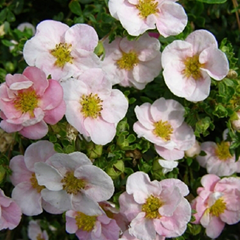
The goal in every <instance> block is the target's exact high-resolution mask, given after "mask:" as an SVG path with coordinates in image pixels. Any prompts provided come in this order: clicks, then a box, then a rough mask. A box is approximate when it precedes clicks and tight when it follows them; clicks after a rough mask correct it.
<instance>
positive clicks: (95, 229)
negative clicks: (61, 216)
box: [66, 210, 120, 240]
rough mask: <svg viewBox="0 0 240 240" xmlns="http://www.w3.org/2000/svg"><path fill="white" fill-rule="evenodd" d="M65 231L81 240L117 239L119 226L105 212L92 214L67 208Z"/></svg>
mask: <svg viewBox="0 0 240 240" xmlns="http://www.w3.org/2000/svg"><path fill="white" fill-rule="evenodd" d="M66 231H67V232H68V233H75V234H76V236H77V237H78V239H80V240H82V239H84V240H110V239H111V240H118V237H119V232H120V228H119V226H118V225H117V223H116V221H115V220H114V219H111V218H109V217H108V216H107V215H106V214H105V213H102V214H97V215H94V216H89V215H86V214H84V213H82V212H78V211H73V210H69V211H67V212H66Z"/></svg>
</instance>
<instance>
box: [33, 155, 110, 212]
mask: <svg viewBox="0 0 240 240" xmlns="http://www.w3.org/2000/svg"><path fill="white" fill-rule="evenodd" d="M34 169H35V173H36V178H37V180H38V183H39V185H43V186H45V187H46V188H44V189H43V190H42V192H41V194H42V197H43V199H44V200H45V201H46V202H48V203H49V204H51V205H53V206H54V207H56V208H57V209H59V210H60V211H62V212H64V211H67V210H77V211H81V212H83V213H85V214H89V215H95V214H101V213H102V210H101V209H100V207H99V206H98V202H101V201H106V200H108V199H109V198H110V197H111V196H112V195H113V192H114V185H113V181H112V179H111V178H110V177H109V176H108V175H107V174H106V173H105V172H104V171H103V170H102V169H101V168H98V167H96V166H94V165H92V162H91V161H90V159H89V158H87V156H86V155H85V154H83V153H81V152H73V153H70V154H63V153H62V154H61V153H56V154H54V155H53V156H52V157H50V158H49V159H48V160H47V162H46V163H44V162H39V163H36V164H35V166H34Z"/></svg>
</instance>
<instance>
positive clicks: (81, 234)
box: [0, 0, 240, 240]
mask: <svg viewBox="0 0 240 240" xmlns="http://www.w3.org/2000/svg"><path fill="white" fill-rule="evenodd" d="M108 8H109V12H110V14H111V15H112V17H113V18H115V19H116V20H119V22H120V24H121V25H122V27H123V28H124V29H125V30H126V31H127V33H126V32H125V33H124V34H122V35H117V36H115V38H114V39H112V37H111V36H110V34H108V35H107V36H105V37H104V38H103V39H100V40H99V37H98V33H97V32H96V30H95V29H94V28H93V27H92V26H90V25H88V24H85V23H76V24H74V25H73V26H68V25H67V24H65V23H62V22H60V21H56V20H43V21H42V22H40V23H39V24H38V25H37V26H36V31H35V30H34V36H32V38H30V39H28V40H27V41H26V43H25V45H24V47H23V51H22V52H21V53H20V54H22V55H23V59H24V60H25V62H26V64H27V67H26V68H25V69H24V70H23V72H22V73H15V74H10V73H9V74H7V75H6V77H5V82H3V83H2V84H1V85H0V118H1V122H0V128H1V130H3V131H4V132H5V133H6V134H9V133H10V134H11V133H18V134H15V138H16V139H17V138H18V139H21V140H18V141H22V139H29V142H28V144H27V146H26V149H25V151H21V154H16V152H13V154H10V155H9V156H11V155H13V156H12V157H11V158H10V159H9V163H8V170H9V179H8V180H9V181H10V183H11V184H12V186H13V187H12V192H11V197H8V196H6V195H5V193H4V190H2V189H0V212H1V214H0V230H2V229H6V228H8V229H10V230H12V229H14V228H15V227H17V226H18V225H19V223H20V221H21V218H22V217H23V216H24V215H25V216H28V217H30V218H29V219H31V221H29V226H28V232H27V234H28V237H29V239H31V240H38V239H44V240H48V239H50V237H49V232H47V231H46V229H45V228H43V227H42V226H41V220H40V219H37V218H35V217H38V216H39V215H40V214H42V213H43V212H47V213H48V214H52V215H56V216H57V215H61V216H62V218H64V224H65V230H66V232H67V233H68V234H75V235H76V237H77V238H78V239H79V240H117V239H119V240H153V239H154V240H165V239H166V238H177V237H180V236H183V235H184V234H185V233H186V231H187V229H188V226H189V225H191V224H198V225H201V226H202V227H203V228H205V233H206V235H207V236H208V237H210V238H217V237H218V236H219V235H220V234H221V232H222V231H223V228H224V226H225V224H228V225H232V224H236V223H238V222H239V221H240V206H239V201H240V178H238V177H236V176H237V173H240V160H239V159H238V158H239V154H237V153H236V154H233V152H232V149H231V144H232V142H231V140H229V136H230V134H231V132H230V133H229V135H228V132H227V131H225V132H224V134H223V140H222V141H220V140H219V139H217V141H216V142H214V141H210V140H209V141H205V142H203V141H202V139H201V138H199V139H197V138H198V137H199V135H197V134H195V130H196V126H194V124H191V121H187V118H186V116H187V115H189V114H191V113H189V112H187V110H188V108H187V107H186V106H189V105H190V104H196V105H194V106H197V104H198V103H199V104H200V103H201V102H203V101H204V100H206V99H207V98H208V97H209V95H210V93H211V88H212V86H211V83H212V82H213V83H214V84H218V83H219V82H220V81H221V80H223V79H224V78H225V77H226V76H227V74H228V73H229V62H228V58H227V56H226V54H225V53H224V52H223V51H222V50H220V49H219V48H218V42H217V40H216V38H215V36H214V35H213V34H212V33H211V32H209V31H207V30H204V29H198V30H195V31H192V32H191V33H190V34H189V35H188V36H187V37H185V38H184V39H181V40H180V39H175V40H173V41H171V43H170V44H167V45H166V46H164V48H162V47H163V46H162V44H161V43H160V40H159V36H161V37H164V38H167V37H169V36H175V35H178V34H180V33H182V32H183V30H184V28H185V27H186V25H187V23H188V19H187V14H186V12H185V10H184V8H183V6H181V5H180V4H179V3H177V0H109V1H108ZM148 30H153V31H154V32H149V31H148ZM99 46H101V47H103V51H101V52H100V53H98V54H97V50H96V49H97V48H98V47H99ZM161 49H163V50H162V51H161ZM159 76H161V77H162V78H161V77H159ZM156 79H158V80H159V79H160V80H162V82H161V84H162V86H166V88H168V90H169V92H170V93H171V94H172V96H174V97H172V98H170V97H169V95H166V96H165V95H164V96H162V95H161V94H159V95H158V96H157V97H156V98H155V99H154V100H152V99H149V98H147V97H145V98H144V96H141V91H142V90H144V89H146V88H147V87H148V86H149V85H150V84H152V83H155V81H156ZM123 89H128V90H129V89H130V90H129V91H132V92H134V94H135V95H138V100H139V99H140V100H139V101H138V102H137V103H136V104H134V105H131V104H132V103H133V102H134V101H131V100H132V99H131V96H130V95H131V94H130V95H129V93H128V91H127V90H126V91H124V90H123ZM141 97H142V98H141ZM142 99H143V100H142ZM135 100H136V99H135ZM131 110H132V111H133V113H132V116H131V121H129V124H130V122H131V123H132V125H131V126H130V130H129V129H128V130H129V132H131V135H129V136H128V138H127V137H126V135H127V134H126V129H127V127H126V126H123V125H122V124H123V122H124V121H125V119H127V117H128V116H129V115H131V113H130V114H129V112H130V111H131ZM133 119H134V120H133ZM126 122H128V119H127V120H126ZM61 124H63V126H64V127H63V128H65V129H64V131H65V135H64V137H66V138H67V139H68V142H71V143H73V146H74V149H70V150H69V149H68V150H66V151H57V150H58V147H57V146H58V145H57V144H55V143H56V142H57V141H60V142H61V140H62V139H61V136H60V135H61V134H58V133H59V132H60V131H59V132H57V131H56V132H54V129H57V128H58V127H59V126H60V125H61ZM61 126H62V125H61ZM66 126H68V127H69V128H71V130H72V133H73V134H72V135H74V136H73V137H72V136H71V137H70V136H67V133H66V131H67V130H66V129H67V127H66ZM128 126H129V125H128ZM53 134H54V136H53ZM135 135H136V136H137V137H135ZM131 136H133V137H132V139H137V140H136V141H138V142H141V141H142V142H145V143H146V142H147V143H148V145H149V146H148V149H147V150H149V155H150V158H152V159H151V160H152V163H153V164H152V165H153V166H150V167H149V168H148V169H147V167H146V168H145V169H143V168H141V167H138V168H136V164H137V163H136V162H137V161H143V162H144V161H145V160H144V158H143V155H144V154H145V153H146V151H147V150H146V151H144V150H142V148H141V147H139V145H140V144H139V145H137V144H136V145H134V148H131V147H132V146H133V145H132V146H129V143H131V141H135V140H131ZM55 138H56V140H55ZM119 139H120V140H119ZM126 139H127V140H126ZM35 140H38V141H35ZM65 142H66V140H65V139H64V140H62V142H61V144H62V145H63V146H64V144H65ZM113 142H114V143H113ZM115 143H116V144H115ZM9 144H15V142H14V140H13V141H9ZM21 144H22V143H21ZM21 144H19V146H22V145H21ZM24 144H25V143H23V145H24ZM146 145H147V144H146ZM24 146H25V145H24ZM105 146H106V148H104V147H105ZM3 149H4V148H3ZM103 149H106V151H105V155H103V154H102V150H103ZM115 149H117V150H116V152H114V151H113V150H115ZM140 150H142V152H141V153H139V152H140ZM123 151H125V152H124V154H125V155H124V157H126V159H127V160H126V161H129V158H128V157H129V156H130V157H132V158H133V163H132V165H133V167H132V169H134V170H132V169H130V170H129V168H128V169H127V168H126V171H125V170H124V168H125V163H124V159H123V154H122V152H123ZM121 154H122V155H121ZM98 157H99V158H98ZM110 158H113V159H114V161H115V162H114V164H112V165H111V164H109V165H108V162H107V161H108V159H110ZM186 159H187V161H188V163H187V164H188V166H187V167H186V169H187V170H186V171H188V170H189V169H190V165H191V163H192V162H193V161H195V163H196V164H199V165H200V166H201V167H202V170H203V171H205V172H206V174H205V175H204V176H202V178H201V184H202V187H198V188H197V196H196V197H192V196H193V195H194V194H195V193H193V192H191V191H192V188H193V185H191V187H190V186H188V185H187V184H186V183H187V182H188V180H187V174H186V175H184V176H180V175H179V176H178V177H179V179H178V178H177V177H176V176H177V175H174V174H172V175H167V173H168V172H175V173H176V172H177V173H178V170H179V169H181V168H182V165H181V164H182V163H183V162H184V161H185V160H186ZM189 159H190V160H189ZM101 161H102V162H103V163H102V162H101ZM105 163H106V166H105V165H104V164H105ZM144 163H145V164H146V166H149V165H148V161H147V160H146V161H145V162H144ZM110 165H111V166H110ZM178 165H179V168H178V169H177V170H176V169H175V168H177V166H178ZM109 166H110V167H109ZM111 167H112V168H111ZM183 168H184V167H183ZM109 169H112V172H117V174H116V176H117V177H116V176H113V175H111V174H109V172H110V171H108V170H109ZM146 169H147V170H146ZM149 169H150V170H149ZM174 169H175V170H176V171H174ZM144 170H145V171H144ZM189 171H190V170H189ZM156 172H157V173H156ZM159 176H160V177H159ZM114 180H116V181H114ZM119 186H120V187H119ZM117 188H118V189H117ZM119 189H120V190H119ZM190 199H193V200H192V201H190ZM32 217H34V218H32ZM49 229H51V231H52V232H54V231H55V228H54V226H51V225H50V226H49Z"/></svg>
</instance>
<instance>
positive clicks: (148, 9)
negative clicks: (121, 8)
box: [136, 0, 158, 18]
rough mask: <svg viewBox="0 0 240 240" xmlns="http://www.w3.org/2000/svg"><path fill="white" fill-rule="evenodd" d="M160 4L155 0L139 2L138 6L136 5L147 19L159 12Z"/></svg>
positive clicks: (141, 14)
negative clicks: (158, 6)
mask: <svg viewBox="0 0 240 240" xmlns="http://www.w3.org/2000/svg"><path fill="white" fill-rule="evenodd" d="M157 5H158V3H157V2H155V0H139V3H138V5H136V7H137V9H138V10H139V12H140V13H139V14H140V16H141V17H142V18H147V17H148V16H149V15H151V14H155V13H157V12H158V9H157Z"/></svg>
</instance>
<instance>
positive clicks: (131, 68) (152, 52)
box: [102, 33, 162, 89]
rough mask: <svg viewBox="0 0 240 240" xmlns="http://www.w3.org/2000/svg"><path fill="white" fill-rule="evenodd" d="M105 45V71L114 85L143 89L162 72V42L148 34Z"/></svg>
mask: <svg viewBox="0 0 240 240" xmlns="http://www.w3.org/2000/svg"><path fill="white" fill-rule="evenodd" d="M108 41H109V39H106V40H105V41H104V42H103V46H104V49H105V57H104V59H103V62H102V69H103V70H104V71H105V72H106V76H107V77H108V79H109V80H110V81H111V82H112V84H117V83H119V84H120V85H122V86H124V87H127V86H130V87H132V86H133V87H135V88H137V89H143V88H144V87H145V86H146V84H147V83H149V82H151V81H153V79H154V78H155V77H157V76H158V74H159V73H160V71H161V68H162V67H161V53H160V42H159V41H158V40H157V39H156V38H152V37H150V36H148V34H147V33H146V34H144V35H142V36H140V37H139V38H138V39H136V40H133V41H129V40H128V39H127V38H120V37H118V38H116V39H115V40H114V41H112V42H111V43H108Z"/></svg>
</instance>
